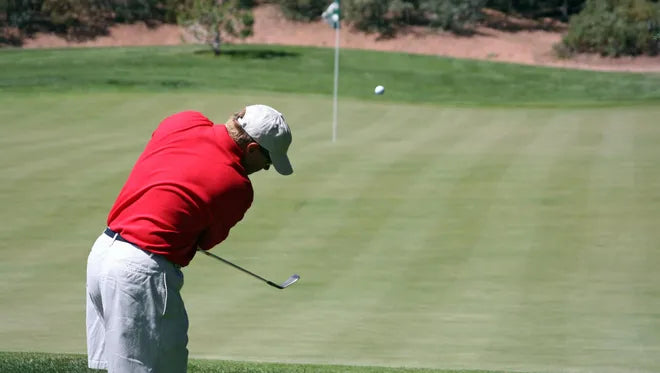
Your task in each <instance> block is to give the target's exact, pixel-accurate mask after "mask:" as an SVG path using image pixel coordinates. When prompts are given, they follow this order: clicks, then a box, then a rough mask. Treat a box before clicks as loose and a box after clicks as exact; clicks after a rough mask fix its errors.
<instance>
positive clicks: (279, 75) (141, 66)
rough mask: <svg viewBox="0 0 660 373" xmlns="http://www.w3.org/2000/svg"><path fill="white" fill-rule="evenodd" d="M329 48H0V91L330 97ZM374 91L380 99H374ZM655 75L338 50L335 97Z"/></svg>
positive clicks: (482, 98) (642, 89)
mask: <svg viewBox="0 0 660 373" xmlns="http://www.w3.org/2000/svg"><path fill="white" fill-rule="evenodd" d="M332 53H333V51H332V49H324V48H302V47H283V46H272V45H267V46H265V45H264V46H242V45H235V46H228V47H227V48H226V50H225V55H223V56H221V57H219V58H218V57H215V56H213V55H212V54H211V53H209V52H208V51H207V50H206V49H204V48H203V47H191V46H188V47H153V48H85V49H75V50H58V49H55V50H20V49H16V50H3V51H0V55H1V56H2V58H0V71H2V73H0V89H3V90H8V91H34V90H36V91H39V92H43V91H44V90H46V91H51V90H60V91H61V90H65V91H66V90H71V89H76V90H94V91H96V90H99V89H105V90H113V91H135V90H138V91H154V90H157V91H170V92H171V91H195V92H196V91H207V92H218V93H225V94H227V93H229V92H234V93H236V92H239V91H242V92H254V91H260V92H272V93H273V94H276V93H280V92H284V93H297V94H314V95H316V94H321V95H327V94H332V86H333V85H332V79H333V76H332V71H333V56H332ZM379 84H381V85H384V86H385V88H386V90H387V91H386V95H385V96H384V97H378V98H376V97H374V95H373V88H374V87H375V86H376V85H379ZM659 87H660V74H646V75H643V74H632V73H603V72H586V71H577V70H566V69H553V68H541V67H532V66H520V65H514V64H504V63H492V62H482V61H467V60H460V59H452V58H441V57H434V56H423V55H409V54H397V53H383V52H373V51H359V50H342V51H341V54H340V86H339V94H340V96H341V97H342V98H344V99H349V98H354V99H362V100H375V99H378V100H387V101H394V102H410V103H429V104H435V105H438V104H440V105H452V106H455V105H490V106H508V107H511V106H521V105H524V106H562V107H565V106H585V105H599V106H602V105H608V104H613V103H614V104H617V105H621V104H623V103H638V102H640V101H641V102H646V103H657V102H660V88H659Z"/></svg>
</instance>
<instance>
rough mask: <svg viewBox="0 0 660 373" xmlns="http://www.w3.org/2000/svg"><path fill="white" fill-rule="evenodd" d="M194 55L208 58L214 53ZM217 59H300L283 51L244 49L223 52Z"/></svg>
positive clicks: (293, 53)
mask: <svg viewBox="0 0 660 373" xmlns="http://www.w3.org/2000/svg"><path fill="white" fill-rule="evenodd" d="M195 54H196V55H204V56H206V55H208V56H213V55H214V53H213V51H212V50H211V49H208V50H206V49H205V50H198V51H195ZM217 57H218V58H222V57H230V58H235V59H241V60H252V59H259V60H272V59H274V58H294V57H300V53H295V52H285V51H278V50H272V49H246V50H233V49H230V50H223V51H221V52H220V55H218V56H217Z"/></svg>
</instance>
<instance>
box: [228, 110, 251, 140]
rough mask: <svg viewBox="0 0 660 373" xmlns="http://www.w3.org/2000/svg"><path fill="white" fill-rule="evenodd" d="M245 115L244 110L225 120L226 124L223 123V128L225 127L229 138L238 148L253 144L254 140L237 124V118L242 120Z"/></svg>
mask: <svg viewBox="0 0 660 373" xmlns="http://www.w3.org/2000/svg"><path fill="white" fill-rule="evenodd" d="M244 115H245V109H243V110H241V111H239V112H238V113H234V114H233V115H232V116H231V117H229V119H227V123H225V127H227V132H229V136H230V137H231V138H232V139H233V140H234V141H235V142H236V144H238V146H239V147H240V148H242V149H243V148H245V147H246V146H247V144H249V143H251V142H254V139H253V138H252V137H251V136H250V135H248V134H247V132H245V130H244V129H243V127H241V125H240V124H239V123H238V119H239V118H243V116H244Z"/></svg>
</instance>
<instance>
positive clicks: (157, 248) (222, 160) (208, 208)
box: [107, 111, 254, 266]
mask: <svg viewBox="0 0 660 373" xmlns="http://www.w3.org/2000/svg"><path fill="white" fill-rule="evenodd" d="M241 155H242V150H241V149H240V148H239V147H238V145H236V143H235V142H234V140H233V139H232V138H231V137H229V134H228V133H227V129H226V128H225V126H222V125H214V124H213V123H212V122H211V121H210V120H209V119H208V118H206V117H205V116H203V115H202V114H201V113H198V112H194V111H186V112H182V113H178V114H175V115H172V116H170V117H168V118H166V119H165V120H163V121H162V122H161V123H160V125H159V126H158V128H157V129H156V130H155V131H154V133H153V135H152V136H151V140H150V141H149V143H148V144H147V146H146V148H145V149H144V151H143V152H142V155H140V157H139V158H138V160H137V162H136V163H135V166H134V167H133V170H132V171H131V174H130V175H129V177H128V180H127V181H126V184H125V185H124V187H123V188H122V190H121V192H120V193H119V196H118V197H117V200H116V201H115V204H114V205H113V207H112V209H111V210H110V214H109V215H108V221H107V222H108V226H109V227H110V229H112V230H113V231H115V232H118V233H119V234H120V235H121V236H122V237H123V238H124V239H126V240H128V241H130V242H131V243H133V244H135V245H136V246H139V247H140V248H142V249H144V250H147V251H150V252H153V253H156V254H160V255H163V256H164V257H166V258H167V259H168V260H169V261H171V262H172V263H176V264H179V265H181V266H186V265H188V263H190V260H192V258H193V256H194V255H195V251H196V249H197V247H198V246H199V247H200V248H202V249H204V250H208V249H210V248H212V247H213V246H215V245H217V244H218V243H220V242H222V241H223V240H224V239H225V238H227V235H228V234H229V230H230V229H231V228H232V227H233V226H234V225H235V224H236V223H238V222H239V221H240V220H241V219H242V218H243V216H244V214H245V212H246V211H247V209H248V208H249V207H250V205H251V204H252V199H253V195H254V192H253V189H252V184H251V183H250V179H248V177H247V174H246V172H245V169H244V168H243V166H242V165H241V162H240V158H241Z"/></svg>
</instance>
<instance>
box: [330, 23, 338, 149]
mask: <svg viewBox="0 0 660 373" xmlns="http://www.w3.org/2000/svg"><path fill="white" fill-rule="evenodd" d="M338 85H339V23H337V27H335V89H334V95H333V96H334V97H333V99H332V104H333V108H332V142H335V141H337V87H338Z"/></svg>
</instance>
